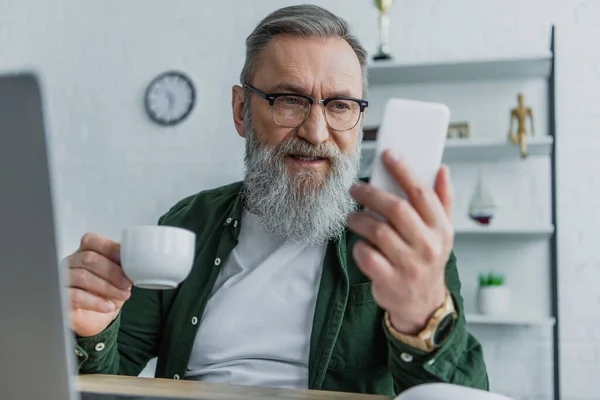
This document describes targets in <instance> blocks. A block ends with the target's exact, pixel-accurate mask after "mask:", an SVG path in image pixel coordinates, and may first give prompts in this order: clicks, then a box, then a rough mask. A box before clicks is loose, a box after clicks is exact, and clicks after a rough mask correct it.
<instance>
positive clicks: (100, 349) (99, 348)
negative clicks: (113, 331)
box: [94, 342, 105, 351]
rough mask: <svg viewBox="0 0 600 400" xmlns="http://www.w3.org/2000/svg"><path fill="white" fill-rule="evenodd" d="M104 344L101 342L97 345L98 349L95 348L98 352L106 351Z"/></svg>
mask: <svg viewBox="0 0 600 400" xmlns="http://www.w3.org/2000/svg"><path fill="white" fill-rule="evenodd" d="M104 347H105V346H104V343H102V342H100V343H98V344H96V347H94V348H95V349H96V351H102V350H104Z"/></svg>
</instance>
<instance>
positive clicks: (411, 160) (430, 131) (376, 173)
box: [369, 98, 450, 199]
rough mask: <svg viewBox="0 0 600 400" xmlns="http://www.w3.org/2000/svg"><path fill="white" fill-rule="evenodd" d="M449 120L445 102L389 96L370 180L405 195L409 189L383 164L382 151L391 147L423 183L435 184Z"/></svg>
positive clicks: (392, 191)
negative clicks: (403, 187)
mask: <svg viewBox="0 0 600 400" xmlns="http://www.w3.org/2000/svg"><path fill="white" fill-rule="evenodd" d="M449 123H450V109H449V108H448V106H446V105H445V104H439V103H430V102H423V101H415V100H407V99H396V98H394V99H390V100H388V101H387V103H386V105H385V108H384V111H383V118H382V121H381V124H380V125H379V129H378V131H377V144H376V146H375V147H376V149H375V157H374V159H373V168H372V173H371V178H370V180H369V183H370V184H371V185H373V186H374V187H376V188H379V189H382V190H385V191H388V192H390V193H394V194H396V195H398V196H401V197H403V198H405V199H406V193H405V192H404V191H403V190H402V188H401V187H400V186H399V185H398V184H397V183H396V180H395V179H394V178H393V177H392V176H391V175H390V174H389V172H388V171H387V169H386V167H385V166H384V164H383V159H382V153H383V152H384V151H385V150H386V149H391V150H392V152H393V154H395V155H397V156H399V157H400V158H401V159H403V160H404V162H405V163H406V164H407V166H408V167H409V168H410V169H411V170H412V171H413V172H414V174H415V175H416V177H417V178H418V179H419V180H420V181H421V182H422V183H423V184H424V185H426V186H429V187H434V185H435V179H436V177H437V174H438V171H439V169H440V166H441V163H442V157H443V155H444V146H445V144H446V136H447V133H448V124H449Z"/></svg>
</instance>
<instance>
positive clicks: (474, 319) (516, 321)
mask: <svg viewBox="0 0 600 400" xmlns="http://www.w3.org/2000/svg"><path fill="white" fill-rule="evenodd" d="M465 318H466V319H467V324H472V325H522V326H534V325H542V326H543V325H547V326H553V325H554V324H555V322H556V319H555V318H554V317H542V318H528V317H515V316H510V315H508V316H489V315H478V314H467V315H466V317H465Z"/></svg>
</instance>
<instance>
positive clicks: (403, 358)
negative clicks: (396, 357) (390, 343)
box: [400, 353, 413, 363]
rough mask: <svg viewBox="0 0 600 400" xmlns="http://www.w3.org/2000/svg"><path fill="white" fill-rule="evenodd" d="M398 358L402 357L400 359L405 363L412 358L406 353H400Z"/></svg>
mask: <svg viewBox="0 0 600 400" xmlns="http://www.w3.org/2000/svg"><path fill="white" fill-rule="evenodd" d="M400 358H401V359H402V361H404V362H405V363H409V362H412V360H413V356H411V355H410V354H408V353H402V354H400Z"/></svg>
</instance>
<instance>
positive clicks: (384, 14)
mask: <svg viewBox="0 0 600 400" xmlns="http://www.w3.org/2000/svg"><path fill="white" fill-rule="evenodd" d="M374 3H375V7H377V9H378V10H379V49H378V50H377V54H375V55H374V56H373V60H376V61H378V60H391V59H392V54H391V49H390V44H389V37H388V36H389V35H388V33H389V27H390V17H389V15H388V11H389V9H390V8H391V7H392V5H393V4H394V0H374Z"/></svg>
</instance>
